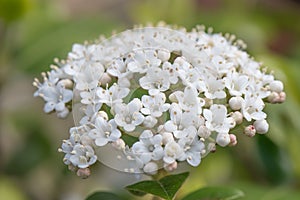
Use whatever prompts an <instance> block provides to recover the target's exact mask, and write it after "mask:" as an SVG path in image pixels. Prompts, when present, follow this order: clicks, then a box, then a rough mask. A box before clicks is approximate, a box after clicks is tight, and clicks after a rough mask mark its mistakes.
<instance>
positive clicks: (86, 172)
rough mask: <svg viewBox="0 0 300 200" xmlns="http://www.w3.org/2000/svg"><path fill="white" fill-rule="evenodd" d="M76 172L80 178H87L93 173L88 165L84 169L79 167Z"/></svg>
mask: <svg viewBox="0 0 300 200" xmlns="http://www.w3.org/2000/svg"><path fill="white" fill-rule="evenodd" d="M76 174H77V176H79V177H80V178H83V179H86V178H88V177H89V176H90V175H91V170H90V168H88V167H87V168H84V169H78V170H77V173H76Z"/></svg>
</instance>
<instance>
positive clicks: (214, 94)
mask: <svg viewBox="0 0 300 200" xmlns="http://www.w3.org/2000/svg"><path fill="white" fill-rule="evenodd" d="M205 83H206V88H205V90H204V91H205V92H204V95H205V97H207V98H209V99H223V98H225V97H226V93H225V92H224V90H223V89H224V87H225V83H224V80H222V79H217V78H216V77H208V78H207V79H206V80H205Z"/></svg>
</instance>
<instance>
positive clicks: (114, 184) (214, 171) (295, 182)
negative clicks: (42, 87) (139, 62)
mask: <svg viewBox="0 0 300 200" xmlns="http://www.w3.org/2000/svg"><path fill="white" fill-rule="evenodd" d="M160 20H164V21H166V22H167V23H171V24H179V25H182V26H185V27H187V29H191V28H192V27H194V26H195V25H197V24H204V25H207V26H212V27H213V28H214V31H215V32H224V33H225V32H229V33H234V34H236V35H237V37H238V38H241V39H243V40H244V41H245V42H246V43H247V44H248V49H247V50H248V52H249V53H250V54H251V55H253V56H254V57H255V58H256V60H259V61H262V62H263V63H264V64H265V65H266V66H268V67H269V69H271V70H274V71H275V76H276V77H277V78H279V79H281V80H283V82H284V83H285V90H286V93H287V101H286V102H285V103H284V104H282V105H268V106H267V107H266V110H267V113H268V121H269V123H270V127H271V128H270V131H269V133H268V134H267V135H266V136H259V135H258V136H256V137H254V138H251V139H250V138H246V137H244V136H243V135H242V134H241V135H238V140H239V144H238V145H237V146H236V147H234V148H225V149H222V148H219V149H218V150H217V152H216V153H214V154H210V155H208V156H207V157H206V158H205V159H204V160H203V162H202V163H201V165H200V166H199V167H198V168H193V169H191V170H192V175H191V176H190V178H189V179H188V181H187V182H186V183H185V184H184V186H183V188H182V190H181V191H180V193H179V195H178V199H180V197H182V196H183V195H184V194H186V193H188V192H190V191H193V190H195V189H197V188H200V187H203V186H212V185H226V186H234V187H237V188H239V189H241V190H243V191H244V192H245V194H246V196H245V198H244V199H264V200H275V199H276V200H279V199H300V78H299V77H298V76H299V75H300V22H299V20H300V1H297V0H236V1H235V0H223V1H222V0H147V1H146V0H145V1H143V0H98V1H97V0H52V1H46V0H0V131H1V132H0V199H4V200H6V199H8V200H10V199H12V200H28V199H43V200H48V199H49V200H52V199H67V200H77V199H83V198H84V197H86V196H87V195H88V194H90V193H92V192H94V191H96V190H109V191H115V192H116V193H121V194H126V191H124V190H122V187H124V186H125V185H126V184H130V183H133V182H134V181H136V177H134V176H130V175H126V174H122V173H118V172H116V171H113V170H111V169H109V168H107V167H105V166H103V165H101V164H100V163H98V164H97V165H96V166H95V167H93V168H92V173H93V175H92V176H91V177H90V178H89V179H86V180H82V179H80V178H78V177H77V176H76V175H75V174H73V173H71V172H69V171H68V170H67V167H66V166H65V165H64V164H63V162H62V158H63V155H62V154H59V153H57V148H58V147H59V146H60V145H61V140H62V139H65V138H67V137H68V129H69V127H71V126H72V125H73V120H72V116H70V117H69V118H68V119H66V120H59V119H57V118H56V117H55V116H54V115H46V114H44V113H43V111H42V108H43V102H42V100H41V99H34V98H33V96H32V95H33V92H34V90H35V89H34V87H33V86H31V83H32V80H33V78H34V77H39V76H40V73H41V72H42V71H46V70H48V69H49V65H50V64H52V62H53V58H54V57H58V58H65V57H66V55H67V52H68V51H70V49H71V46H72V44H73V43H75V42H77V43H83V42H84V40H94V39H96V38H97V37H98V36H99V35H100V34H104V35H106V36H108V37H109V35H110V34H111V32H112V31H113V30H117V31H118V32H120V31H124V30H126V29H128V28H131V27H132V26H133V25H134V24H140V23H146V22H158V21H160Z"/></svg>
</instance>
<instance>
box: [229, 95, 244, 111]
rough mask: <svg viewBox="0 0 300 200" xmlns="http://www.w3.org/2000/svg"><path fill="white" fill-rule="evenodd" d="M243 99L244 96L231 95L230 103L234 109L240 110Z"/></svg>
mask: <svg viewBox="0 0 300 200" xmlns="http://www.w3.org/2000/svg"><path fill="white" fill-rule="evenodd" d="M243 100H244V99H243V98H242V97H231V98H230V99H229V102H228V103H229V106H230V108H231V109H232V110H239V109H241V107H242V102H243Z"/></svg>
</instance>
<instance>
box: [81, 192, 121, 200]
mask: <svg viewBox="0 0 300 200" xmlns="http://www.w3.org/2000/svg"><path fill="white" fill-rule="evenodd" d="M104 199H105V200H122V199H121V198H120V197H119V196H117V195H115V194H113V193H110V192H95V193H93V194H91V195H90V196H88V197H87V198H86V200H104Z"/></svg>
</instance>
